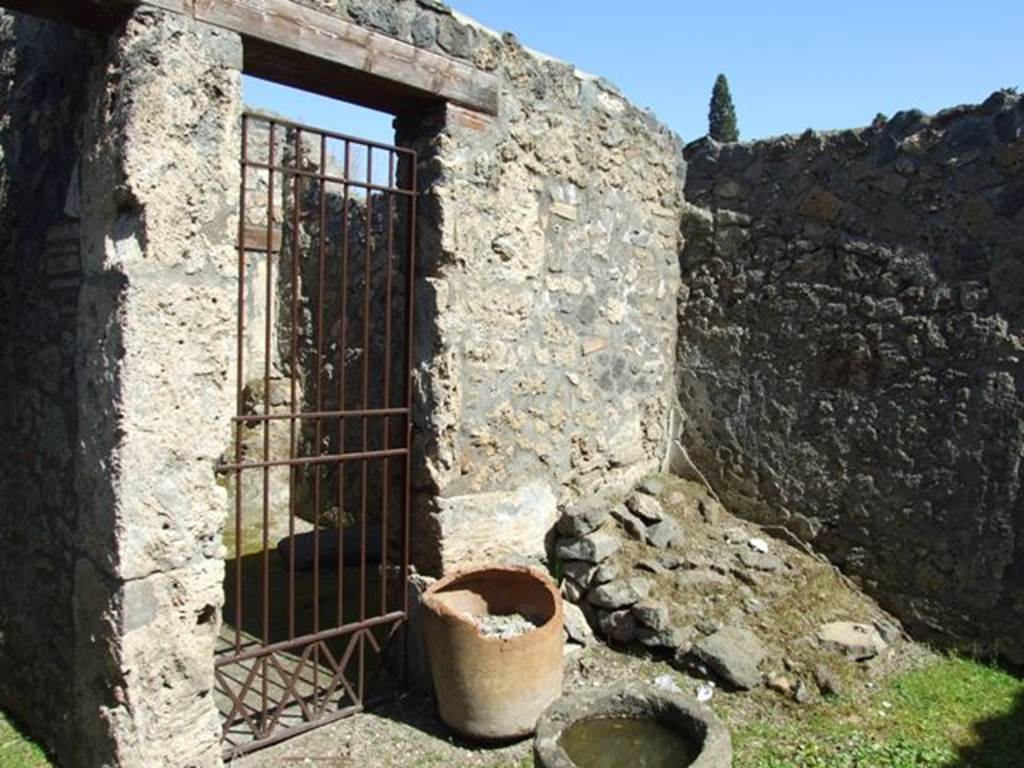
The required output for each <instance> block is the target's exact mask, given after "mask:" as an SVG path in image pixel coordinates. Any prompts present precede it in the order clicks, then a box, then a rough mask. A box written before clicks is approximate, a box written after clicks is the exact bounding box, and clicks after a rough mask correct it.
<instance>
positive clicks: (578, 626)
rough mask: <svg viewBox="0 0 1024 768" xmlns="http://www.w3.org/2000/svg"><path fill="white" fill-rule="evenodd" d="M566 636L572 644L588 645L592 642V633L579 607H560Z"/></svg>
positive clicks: (568, 604) (566, 604) (571, 605)
mask: <svg viewBox="0 0 1024 768" xmlns="http://www.w3.org/2000/svg"><path fill="white" fill-rule="evenodd" d="M562 611H563V619H564V622H565V633H566V636H567V637H568V638H569V639H570V640H572V641H573V642H574V643H580V644H581V645H590V644H591V643H592V642H593V641H594V631H593V630H592V629H591V628H590V624H589V623H587V617H586V616H584V615H583V611H582V610H581V609H580V607H579V606H577V605H573V604H572V603H565V604H564V605H563V606H562Z"/></svg>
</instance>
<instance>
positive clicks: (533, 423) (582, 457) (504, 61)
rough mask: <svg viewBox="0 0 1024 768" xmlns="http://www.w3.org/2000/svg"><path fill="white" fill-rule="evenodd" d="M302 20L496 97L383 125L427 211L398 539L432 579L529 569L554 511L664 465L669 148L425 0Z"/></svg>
mask: <svg viewBox="0 0 1024 768" xmlns="http://www.w3.org/2000/svg"><path fill="white" fill-rule="evenodd" d="M302 1H303V2H304V4H307V5H310V6H312V7H316V8H319V9H321V10H324V11H326V12H329V13H334V14H338V15H340V16H342V17H343V18H346V19H347V20H350V21H353V22H355V23H356V24H359V25H361V26H364V27H366V28H369V29H373V30H375V31H378V32H383V33H384V34H387V35H391V36H393V37H396V38H399V39H401V40H404V41H406V42H409V43H411V44H413V45H416V46H419V47H423V48H426V49H429V50H432V51H434V52H437V53H442V54H445V55H448V56H452V57H455V58H458V59H463V60H465V61H467V62H470V63H472V64H473V65H475V66H477V67H480V68H481V69H484V70H487V71H491V72H493V73H495V74H496V75H497V76H498V77H499V78H500V81H501V96H500V103H499V114H498V115H497V116H496V117H489V116H486V115H480V114H477V113H473V112H469V111H466V110H464V109H461V108H458V107H454V106H438V107H437V109H436V110H435V111H434V112H433V113H430V114H423V113H414V114H403V115H402V117H401V118H400V119H399V120H398V122H397V132H398V136H397V143H398V144H400V145H409V146H413V147H415V148H417V149H418V150H419V151H420V153H421V162H420V168H419V187H420V189H421V190H423V191H424V192H425V194H424V196H423V197H422V198H421V199H420V202H419V217H418V222H417V237H418V246H419V247H418V255H417V267H416V272H417V277H416V305H417V317H416V327H417V338H416V356H417V358H416V365H415V394H414V398H415V404H414V406H415V412H416V419H417V421H416V423H415V425H414V447H415V454H414V460H413V461H414V466H413V484H414V491H415V493H416V498H415V500H414V520H413V523H414V525H413V531H412V540H413V545H414V556H415V559H416V561H417V564H418V565H419V566H420V567H421V568H422V569H424V570H427V571H431V572H438V571H440V570H442V569H444V568H450V567H452V566H453V565H455V564H457V563H465V562H467V561H469V560H487V559H489V558H491V557H493V556H497V555H528V556H534V557H544V556H545V539H546V537H547V536H548V534H549V532H550V530H551V528H552V527H553V525H554V522H555V519H556V511H555V508H556V504H557V503H558V502H561V501H568V500H570V499H572V498H574V497H576V496H578V495H580V494H583V493H586V492H589V491H593V490H596V489H598V488H604V487H615V486H617V487H621V488H625V487H628V486H630V485H631V484H632V482H633V481H634V480H635V479H636V478H637V477H639V476H642V475H643V474H645V473H647V472H649V471H650V470H651V469H653V468H656V467H658V466H659V465H660V463H661V460H662V457H663V455H664V453H665V448H666V442H667V438H666V427H667V424H668V420H669V411H670V408H671V404H672V402H673V401H674V397H675V395H674V392H673V388H674V384H673V377H672V370H673V361H674V357H675V351H674V348H675V317H674V313H675V293H676V290H677V286H678V283H679V278H678V256H677V254H678V249H679V247H680V234H679V203H680V201H681V199H682V197H681V195H682V190H681V185H682V168H683V163H682V157H681V144H680V142H679V140H678V138H677V137H676V136H675V135H674V134H672V133H671V132H670V131H668V130H667V129H665V128H664V127H663V126H661V125H660V124H659V123H658V122H657V121H656V120H655V119H654V118H653V117H652V116H651V115H650V114H649V113H647V112H644V111H641V110H639V109H637V108H636V107H634V106H632V105H631V104H629V103H628V102H627V101H626V99H625V98H624V97H623V96H622V95H621V94H619V93H618V92H617V91H616V90H615V88H614V87H613V86H612V85H611V84H609V83H607V82H605V81H603V80H600V79H597V78H594V77H591V76H589V75H586V74H583V73H581V72H578V71H577V70H575V69H574V68H573V67H572V66H570V65H568V64H565V63H562V62H558V61H555V60H552V59H550V58H547V57H544V56H541V55H539V54H536V53H534V52H531V51H528V50H526V49H524V48H523V47H522V46H521V45H520V44H519V43H518V42H517V41H516V39H515V38H514V37H513V36H512V35H510V34H506V35H498V34H496V33H494V32H492V31H490V30H487V29H484V28H483V27H481V26H479V25H477V24H476V23H474V22H472V21H471V20H469V19H467V18H465V17H463V16H461V15H459V14H458V13H457V12H454V11H452V10H450V9H449V8H448V7H447V6H445V5H444V4H443V3H440V2H436V0H398V1H397V2H393V1H391V0H348V1H346V0H323V1H317V0H302ZM398 106H399V107H400V105H398ZM399 111H401V110H400V109H399ZM314 154H315V152H314ZM285 218H286V219H287V217H285ZM315 218H316V217H315V216H314V217H312V218H311V219H309V220H308V221H310V222H311V224H310V226H311V227H312V228H314V229H315V226H313V225H314V224H315V222H314V221H313V219H315ZM303 220H306V219H305V218H303ZM311 231H312V229H311ZM285 236H286V239H287V233H285ZM304 263H307V264H310V263H312V262H311V261H309V260H308V259H307V260H304ZM309 277H310V276H308V275H307V276H306V277H305V278H304V282H305V284H306V286H307V287H305V288H303V289H302V290H303V292H304V295H305V294H309V295H312V292H314V291H313V287H314V285H315V281H311V280H310V279H309ZM330 315H331V312H330V311H328V321H327V322H326V323H325V324H330V322H331V318H330ZM287 325H288V323H287V322H285V323H282V326H281V327H282V328H284V330H285V332H286V333H287V332H288V329H287ZM300 341H301V339H300ZM282 344H283V342H282V341H281V340H280V338H279V339H278V346H279V347H280V348H281V349H282V350H283V349H284V347H286V346H287V345H284V346H282ZM357 351H358V350H357ZM314 390H315V388H306V389H304V392H305V393H306V395H310V394H311V393H312V392H313V391H314ZM353 487H354V486H353Z"/></svg>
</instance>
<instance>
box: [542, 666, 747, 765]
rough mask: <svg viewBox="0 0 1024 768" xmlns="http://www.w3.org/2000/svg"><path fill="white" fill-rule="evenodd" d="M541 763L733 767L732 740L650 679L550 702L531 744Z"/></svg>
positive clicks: (714, 721) (691, 704)
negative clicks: (651, 683)
mask: <svg viewBox="0 0 1024 768" xmlns="http://www.w3.org/2000/svg"><path fill="white" fill-rule="evenodd" d="M533 754H534V760H535V762H536V764H537V766H538V768H604V767H605V766H611V765H615V764H616V763H618V764H621V765H630V766H633V767H634V768H729V767H730V766H731V765H732V743H731V741H730V739H729V732H728V731H727V730H726V728H725V726H724V725H723V724H722V723H721V721H719V719H718V718H717V717H716V716H715V714H714V713H713V712H712V711H711V710H710V709H709V708H708V707H706V706H704V705H703V704H701V703H699V702H697V701H696V700H695V699H692V698H689V697H687V696H684V695H682V694H678V693H672V692H670V691H666V690H663V689H661V688H656V687H654V686H651V685H642V684H626V685H616V686H610V687H606V688H597V689H590V690H584V691H580V692H578V693H575V694H573V695H571V696H565V697H563V698H561V699H559V700H558V701H556V702H555V703H554V704H552V705H551V706H550V707H548V708H547V709H546V710H545V711H544V713H543V714H542V715H541V717H540V720H538V721H537V733H536V736H535V738H534V742H533Z"/></svg>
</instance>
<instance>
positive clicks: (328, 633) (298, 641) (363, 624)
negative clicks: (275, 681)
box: [214, 611, 408, 667]
mask: <svg viewBox="0 0 1024 768" xmlns="http://www.w3.org/2000/svg"><path fill="white" fill-rule="evenodd" d="M407 615H408V614H406V613H405V611H391V613H386V614H383V615H381V616H371V617H370V618H368V619H365V620H363V621H353V622H351V623H349V624H346V625H344V626H339V627H334V628H333V629H325V630H323V631H321V632H316V633H311V634H308V635H300V636H299V637H296V638H295V639H294V640H282V641H281V642H278V643H273V644H271V645H267V646H260V647H258V648H253V649H252V650H249V651H243V652H242V653H240V654H239V655H238V656H230V657H228V658H224V659H218V660H217V661H216V662H214V666H215V667H226V666H230V665H231V664H240V663H242V662H244V661H248V660H249V659H256V658H259V657H260V656H266V655H267V654H270V653H282V652H285V651H290V650H292V649H294V648H301V647H302V646H304V645H308V644H310V643H315V642H317V641H326V640H333V639H335V638H337V637H342V636H344V635H348V634H351V633H352V632H358V631H360V630H363V629H370V628H371V627H377V626H380V625H382V624H390V623H391V622H393V621H400V620H402V619H405V618H406V617H407Z"/></svg>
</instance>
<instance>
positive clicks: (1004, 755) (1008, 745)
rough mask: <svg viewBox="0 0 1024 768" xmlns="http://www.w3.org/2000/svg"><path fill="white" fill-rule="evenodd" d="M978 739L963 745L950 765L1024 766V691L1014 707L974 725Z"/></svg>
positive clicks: (974, 767) (963, 767)
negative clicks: (970, 744) (966, 745)
mask: <svg viewBox="0 0 1024 768" xmlns="http://www.w3.org/2000/svg"><path fill="white" fill-rule="evenodd" d="M974 732H975V734H976V736H977V742H976V743H975V744H974V745H973V746H970V747H962V748H961V749H960V754H959V755H958V756H957V759H956V760H955V761H954V762H952V763H950V764H949V765H948V766H946V768H1021V766H1024V691H1021V692H1020V693H1018V694H1017V698H1016V700H1015V701H1014V705H1013V708H1012V709H1011V710H1010V711H1009V712H1005V713H1003V714H1001V715H998V716H996V717H992V718H989V719H987V720H980V721H978V722H977V723H975V725H974Z"/></svg>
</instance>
